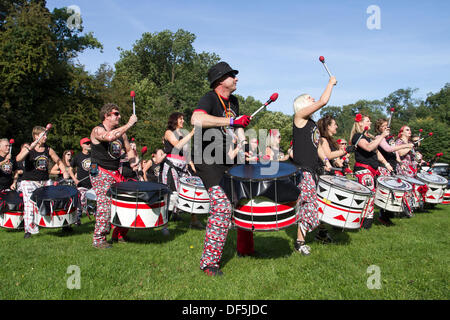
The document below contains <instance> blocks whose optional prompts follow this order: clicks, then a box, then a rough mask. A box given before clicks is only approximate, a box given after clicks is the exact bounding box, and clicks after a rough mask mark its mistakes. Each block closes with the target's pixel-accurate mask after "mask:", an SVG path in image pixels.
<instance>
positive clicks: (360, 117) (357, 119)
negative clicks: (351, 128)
mask: <svg viewBox="0 0 450 320" xmlns="http://www.w3.org/2000/svg"><path fill="white" fill-rule="evenodd" d="M362 118H363V117H362V114H361V113H358V114H357V115H356V116H355V122H360V121H361V120H362Z"/></svg>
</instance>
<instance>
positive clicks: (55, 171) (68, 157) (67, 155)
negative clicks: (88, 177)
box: [50, 150, 75, 182]
mask: <svg viewBox="0 0 450 320" xmlns="http://www.w3.org/2000/svg"><path fill="white" fill-rule="evenodd" d="M70 161H72V150H64V152H63V155H62V158H61V162H62V163H63V165H64V168H65V169H66V172H67V173H69V176H70V178H72V180H74V181H75V175H74V174H73V172H71V171H70ZM50 174H51V175H56V176H57V181H58V182H61V180H62V179H64V177H63V175H62V173H61V170H60V169H59V166H58V164H55V165H54V166H53V167H52V168H51V170H50Z"/></svg>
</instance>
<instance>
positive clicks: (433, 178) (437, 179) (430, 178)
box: [417, 172, 447, 185]
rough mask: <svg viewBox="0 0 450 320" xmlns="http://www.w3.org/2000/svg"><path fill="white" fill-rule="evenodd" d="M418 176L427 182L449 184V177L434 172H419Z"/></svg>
mask: <svg viewBox="0 0 450 320" xmlns="http://www.w3.org/2000/svg"><path fill="white" fill-rule="evenodd" d="M417 178H418V179H420V180H422V181H425V182H427V183H436V184H441V185H447V179H445V178H444V177H443V176H440V175H437V174H434V173H426V172H419V173H418V174H417Z"/></svg>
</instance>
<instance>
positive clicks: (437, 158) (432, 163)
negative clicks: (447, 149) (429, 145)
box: [427, 152, 444, 172]
mask: <svg viewBox="0 0 450 320" xmlns="http://www.w3.org/2000/svg"><path fill="white" fill-rule="evenodd" d="M443 155H444V154H443V153H442V152H440V153H436V155H435V156H434V157H433V159H432V160H431V161H430V162H429V163H427V164H428V165H429V166H430V168H429V169H428V170H427V172H431V169H432V168H433V165H434V164H435V162H436V161H438V160H439V157H442V156H443Z"/></svg>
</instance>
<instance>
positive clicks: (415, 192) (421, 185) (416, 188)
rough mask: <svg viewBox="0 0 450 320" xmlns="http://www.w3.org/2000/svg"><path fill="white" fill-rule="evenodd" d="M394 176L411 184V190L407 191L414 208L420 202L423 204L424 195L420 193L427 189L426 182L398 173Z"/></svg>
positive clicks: (417, 206)
mask: <svg viewBox="0 0 450 320" xmlns="http://www.w3.org/2000/svg"><path fill="white" fill-rule="evenodd" d="M396 178H400V179H402V180H404V181H406V182H408V183H409V184H411V186H412V190H411V191H408V193H409V194H410V198H411V199H412V206H413V208H416V209H417V208H419V207H420V206H421V204H423V199H424V195H422V193H424V192H423V191H425V192H426V190H427V185H426V183H425V182H422V181H420V180H418V179H416V178H413V177H408V176H401V175H398V176H396Z"/></svg>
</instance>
